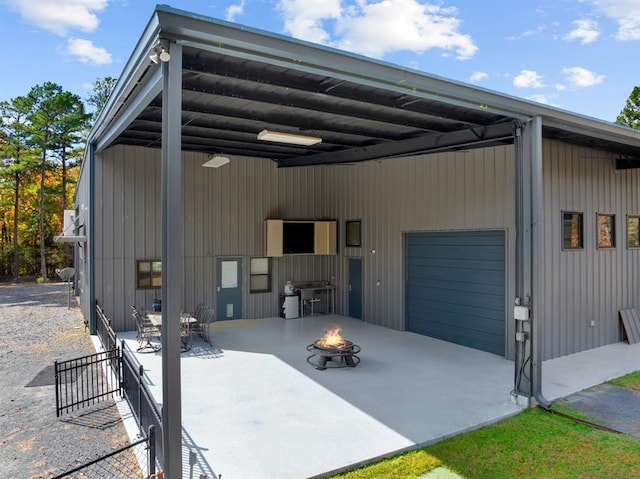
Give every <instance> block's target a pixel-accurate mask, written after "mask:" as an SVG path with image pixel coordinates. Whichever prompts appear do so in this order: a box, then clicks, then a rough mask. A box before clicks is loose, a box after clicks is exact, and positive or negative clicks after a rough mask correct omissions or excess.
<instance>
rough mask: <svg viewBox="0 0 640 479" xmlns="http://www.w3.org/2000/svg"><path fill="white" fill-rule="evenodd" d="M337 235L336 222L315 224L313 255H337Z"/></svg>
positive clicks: (318, 222) (317, 222)
mask: <svg viewBox="0 0 640 479" xmlns="http://www.w3.org/2000/svg"><path fill="white" fill-rule="evenodd" d="M337 233H338V231H337V225H336V222H335V221H316V222H314V241H313V254H337V253H338V248H337V236H338V235H337Z"/></svg>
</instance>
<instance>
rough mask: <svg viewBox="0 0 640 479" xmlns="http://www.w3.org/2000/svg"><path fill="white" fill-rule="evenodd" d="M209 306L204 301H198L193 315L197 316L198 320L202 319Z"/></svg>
mask: <svg viewBox="0 0 640 479" xmlns="http://www.w3.org/2000/svg"><path fill="white" fill-rule="evenodd" d="M206 309H207V307H206V306H205V304H204V303H198V305H197V306H196V309H195V310H194V311H193V313H191V316H193V317H194V318H196V319H197V320H198V321H200V315H201V314H202V313H203V312H204V311H206Z"/></svg>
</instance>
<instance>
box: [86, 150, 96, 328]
mask: <svg viewBox="0 0 640 479" xmlns="http://www.w3.org/2000/svg"><path fill="white" fill-rule="evenodd" d="M88 160H89V194H88V197H89V208H88V209H89V211H88V215H87V216H88V218H87V222H88V223H89V224H88V228H89V231H88V232H87V250H88V251H87V252H86V254H87V268H88V270H89V271H88V272H87V278H88V281H89V304H88V305H87V306H88V309H89V311H88V313H89V332H90V333H91V334H92V335H95V334H96V333H97V326H96V274H95V256H96V254H95V248H94V246H95V244H96V235H95V223H94V221H95V211H96V193H95V191H96V189H95V185H96V179H95V175H96V168H95V165H96V145H95V143H93V142H92V143H89V155H88Z"/></svg>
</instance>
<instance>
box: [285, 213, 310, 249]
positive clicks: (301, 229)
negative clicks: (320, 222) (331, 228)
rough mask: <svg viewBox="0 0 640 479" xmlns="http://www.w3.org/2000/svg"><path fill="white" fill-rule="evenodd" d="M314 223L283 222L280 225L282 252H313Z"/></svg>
mask: <svg viewBox="0 0 640 479" xmlns="http://www.w3.org/2000/svg"><path fill="white" fill-rule="evenodd" d="M314 234H315V224H314V223H313V222H312V221H310V222H304V221H301V222H284V223H283V225H282V252H283V253H284V254H313V252H314V239H315V236H314Z"/></svg>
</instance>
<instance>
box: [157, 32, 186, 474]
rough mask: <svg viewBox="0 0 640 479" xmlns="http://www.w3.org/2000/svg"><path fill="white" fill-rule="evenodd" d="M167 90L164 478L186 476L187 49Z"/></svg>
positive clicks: (168, 66)
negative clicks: (184, 182) (184, 129)
mask: <svg viewBox="0 0 640 479" xmlns="http://www.w3.org/2000/svg"><path fill="white" fill-rule="evenodd" d="M169 54H170V55H171V59H170V60H169V61H168V62H161V65H160V66H159V67H160V68H162V76H163V88H162V175H161V176H162V179H161V181H162V446H163V448H164V464H163V470H164V477H165V478H166V479H180V478H181V477H182V387H181V375H180V321H179V318H180V312H181V309H182V285H183V251H182V230H183V226H182V161H181V158H182V143H181V133H182V46H181V45H178V44H175V43H172V44H170V45H169Z"/></svg>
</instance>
